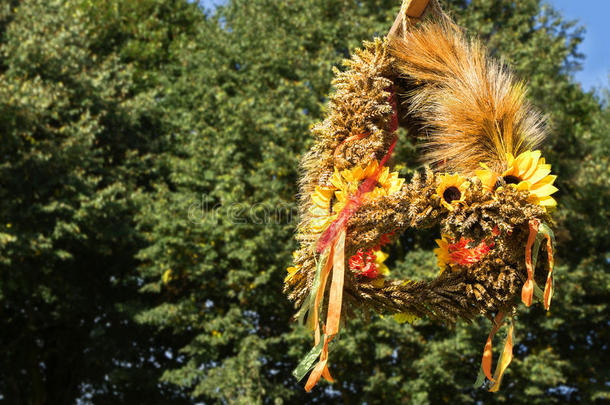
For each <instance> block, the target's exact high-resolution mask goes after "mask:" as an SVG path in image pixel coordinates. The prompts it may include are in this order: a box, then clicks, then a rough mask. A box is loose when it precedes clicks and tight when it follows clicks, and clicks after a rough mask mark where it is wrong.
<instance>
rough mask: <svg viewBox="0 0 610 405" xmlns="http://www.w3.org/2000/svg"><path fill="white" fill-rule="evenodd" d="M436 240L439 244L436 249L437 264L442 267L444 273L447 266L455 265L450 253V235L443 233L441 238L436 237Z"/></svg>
mask: <svg viewBox="0 0 610 405" xmlns="http://www.w3.org/2000/svg"><path fill="white" fill-rule="evenodd" d="M435 242H436V244H437V245H438V247H437V248H436V249H434V254H435V255H436V264H437V265H438V267H439V268H440V269H441V273H442V272H443V271H445V269H446V268H447V266H453V263H452V260H451V256H450V255H449V244H450V243H449V236H447V235H443V236H442V237H441V239H436V240H435Z"/></svg>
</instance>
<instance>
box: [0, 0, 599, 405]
mask: <svg viewBox="0 0 610 405" xmlns="http://www.w3.org/2000/svg"><path fill="white" fill-rule="evenodd" d="M444 4H445V5H446V7H447V8H448V9H449V10H450V11H451V12H452V13H453V14H454V16H455V17H456V18H457V20H458V22H460V23H461V24H463V25H464V26H466V27H467V28H468V29H469V31H470V32H471V33H472V34H474V35H478V36H480V37H481V38H482V40H483V41H484V42H485V43H486V44H487V45H488V46H489V47H490V50H491V51H492V52H493V54H494V55H496V56H497V57H502V58H504V60H505V61H506V62H507V63H509V64H510V65H511V66H512V67H513V68H514V69H515V70H516V72H517V74H518V75H519V76H521V77H522V78H524V79H526V80H527V81H528V82H529V84H530V87H531V92H530V97H531V98H532V100H533V101H534V103H535V104H537V105H538V106H540V107H541V108H542V109H543V110H544V111H545V112H547V113H548V114H549V118H550V122H551V124H552V131H551V136H550V138H549V142H548V143H547V145H546V148H545V151H544V154H545V155H546V156H548V160H549V161H550V162H551V163H552V164H553V169H554V171H555V172H556V173H557V174H559V176H560V177H559V180H558V182H559V187H560V189H561V191H560V195H559V197H558V199H559V203H560V208H559V210H558V212H557V213H556V218H557V220H558V224H557V225H558V232H557V236H558V242H559V246H558V251H559V257H558V266H557V292H556V296H555V299H554V301H553V304H552V307H551V311H550V313H548V314H546V313H545V312H544V311H543V310H542V308H540V307H534V308H532V309H530V310H525V309H524V310H523V311H522V312H521V313H520V315H519V319H518V322H517V330H516V339H517V346H516V348H515V360H514V361H513V364H512V365H511V367H510V368H509V369H508V371H507V374H506V376H505V380H504V383H503V388H502V390H501V392H500V393H498V394H490V393H487V392H486V391H484V390H480V389H474V388H472V384H473V382H474V378H475V376H476V373H477V371H478V368H479V364H480V356H481V354H482V349H483V345H484V341H485V339H486V335H487V332H488V330H489V324H488V322H487V321H484V320H481V321H479V322H476V323H475V324H473V325H465V324H459V325H458V326H457V327H456V328H455V329H454V330H447V329H446V328H444V327H443V326H442V325H434V324H432V323H429V322H427V321H418V322H416V323H415V324H414V325H399V324H397V323H395V322H394V321H392V320H391V319H388V318H381V317H379V316H378V315H374V314H355V317H354V318H353V319H350V321H349V322H348V324H347V326H346V327H345V328H344V333H343V334H342V335H341V337H340V340H339V342H338V344H337V345H336V349H335V350H334V351H333V352H332V353H331V372H332V374H333V376H334V377H336V378H337V380H338V382H337V383H335V384H333V385H325V384H322V383H321V384H319V386H318V387H317V388H315V389H314V391H313V392H312V393H310V394H306V393H305V392H304V390H303V389H302V387H301V386H300V385H299V384H298V383H297V382H296V381H294V380H293V378H292V376H291V371H292V369H293V368H294V367H295V365H296V364H297V362H298V360H299V359H300V358H301V357H302V356H303V355H304V354H305V353H306V351H307V350H308V349H309V348H310V346H311V344H312V341H311V336H310V334H309V333H308V331H306V330H305V328H304V327H302V326H298V325H296V324H294V323H292V322H291V316H292V314H293V308H292V307H291V305H290V303H289V302H288V301H287V300H286V299H285V297H284V296H283V295H282V292H281V290H282V281H283V278H284V276H285V274H286V271H285V268H286V267H287V266H289V265H290V259H291V252H292V250H293V248H294V247H295V244H294V241H293V239H292V235H293V232H294V229H295V226H296V216H295V215H296V212H295V198H296V197H295V193H296V181H297V176H298V170H297V162H298V159H299V156H300V155H301V154H302V153H303V152H304V151H305V150H307V148H308V147H309V145H310V141H311V139H310V135H309V133H308V128H309V126H310V125H311V124H312V123H314V122H316V121H318V120H320V119H321V117H322V115H323V105H324V103H325V100H326V96H327V94H328V92H329V91H330V80H331V78H332V72H331V68H332V67H333V66H340V61H341V59H342V58H344V57H346V56H347V55H348V54H349V52H350V51H351V50H353V49H354V48H355V47H358V46H360V42H361V41H362V40H363V39H371V38H372V37H373V36H375V35H383V34H384V33H385V32H386V31H387V29H388V28H389V26H390V25H391V22H392V20H393V18H394V16H395V15H396V13H397V12H398V8H399V1H394V0H392V1H390V0H387V1H385V0H364V1H353V0H300V1H293V0H290V1H272V0H249V1H246V0H232V1H229V2H228V3H227V4H226V5H224V6H221V7H219V8H218V9H217V11H216V12H215V14H214V15H212V16H206V15H205V14H204V12H203V11H202V10H201V9H199V8H197V6H196V5H194V4H192V3H190V2H187V1H186V0H184V1H183V0H175V1H161V0H142V1H137V2H134V1H128V0H103V1H92V0H69V1H42V0H27V1H23V2H17V1H14V2H12V3H10V2H5V3H4V4H3V5H2V6H0V52H1V57H0V74H1V75H2V80H0V117H1V118H2V119H1V120H0V137H1V139H2V142H1V143H0V156H1V160H0V184H1V186H2V187H1V188H0V196H1V197H2V198H1V199H0V207H1V208H0V216H1V217H0V266H1V267H0V303H1V306H0V308H1V309H0V311H2V312H1V315H2V317H1V319H2V328H0V336H1V339H2V342H3V343H4V347H3V348H4V350H3V352H2V354H1V355H0V393H1V394H2V399H4V400H5V401H8V403H32V404H42V403H52V404H60V403H73V402H74V399H75V398H78V397H80V398H81V399H82V400H85V401H89V402H92V403H96V404H97V403H147V404H148V403H181V402H192V403H197V402H203V403H231V404H233V403H236V404H239V403H241V404H255V403H345V404H352V403H370V404H373V403H389V404H391V403H413V404H426V403H430V404H436V403H477V402H482V403H526V402H529V403H540V404H542V403H544V404H546V403H580V402H583V403H594V402H596V401H597V402H603V401H607V400H608V386H607V384H608V381H610V376H609V375H608V367H607V366H606V364H605V362H604V361H605V359H606V358H608V357H609V354H608V346H607V341H608V340H609V337H608V332H607V319H606V315H605V314H606V313H607V311H608V309H607V302H608V291H609V288H608V287H609V285H610V277H609V276H608V274H609V272H608V260H609V256H608V255H609V252H610V248H609V246H608V244H609V240H610V237H609V235H608V229H607V225H606V223H607V218H608V208H607V206H608V204H609V203H610V198H609V197H610V195H609V191H608V190H609V187H608V186H609V184H608V181H609V180H608V179H609V178H610V173H609V170H610V169H609V166H608V142H609V139H608V131H609V129H610V128H609V125H610V124H609V122H610V121H609V118H610V117H609V111H610V110H609V107H608V100H606V102H605V104H604V103H603V102H601V101H600V100H598V99H596V98H595V97H594V96H593V95H592V94H589V93H584V92H583V91H582V89H581V88H580V87H579V86H578V85H577V84H575V83H574V80H573V77H572V76H571V74H572V72H573V71H574V69H575V68H577V67H578V63H579V60H580V56H579V55H578V53H577V45H578V44H579V43H580V41H581V40H582V35H583V32H582V30H580V29H578V28H577V27H576V26H575V25H574V24H573V23H566V22H565V21H563V19H562V17H561V16H560V15H559V14H557V13H556V12H555V11H553V10H552V9H551V8H549V7H548V6H544V5H543V4H542V2H541V1H540V0H523V1H519V2H513V1H508V0H471V1H465V0H451V1H447V2H445V3H444ZM400 139H401V142H400V145H399V148H398V151H397V153H396V162H397V163H399V164H401V165H402V167H403V168H402V169H401V171H402V174H403V175H404V176H409V175H410V173H412V171H413V170H414V169H415V168H416V167H418V162H417V160H416V151H415V148H414V144H413V142H412V141H410V140H408V138H407V135H406V134H405V133H403V132H401V133H400ZM433 235H434V233H414V232H407V233H406V234H405V235H403V236H402V237H401V238H400V240H399V242H398V243H396V244H395V245H394V246H392V247H391V248H390V251H391V258H392V259H391V261H390V263H389V266H390V268H391V269H392V272H393V274H394V275H395V276H396V277H409V278H432V277H434V276H435V273H436V270H435V259H434V256H433V254H432V251H431V250H432V248H433ZM501 334H502V333H500V335H501ZM189 396H190V398H189Z"/></svg>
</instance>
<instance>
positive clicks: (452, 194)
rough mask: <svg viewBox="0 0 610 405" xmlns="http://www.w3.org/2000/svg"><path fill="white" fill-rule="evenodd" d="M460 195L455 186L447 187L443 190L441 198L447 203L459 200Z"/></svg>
mask: <svg viewBox="0 0 610 405" xmlns="http://www.w3.org/2000/svg"><path fill="white" fill-rule="evenodd" d="M461 197H462V193H461V192H460V190H459V189H458V188H457V187H447V189H445V191H444V192H443V199H444V200H445V201H447V202H448V203H451V201H455V200H459V199H460V198H461Z"/></svg>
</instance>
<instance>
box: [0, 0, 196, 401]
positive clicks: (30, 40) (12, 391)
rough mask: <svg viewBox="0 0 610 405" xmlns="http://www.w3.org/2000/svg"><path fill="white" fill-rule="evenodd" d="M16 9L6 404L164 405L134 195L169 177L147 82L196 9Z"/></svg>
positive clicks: (5, 230)
mask: <svg viewBox="0 0 610 405" xmlns="http://www.w3.org/2000/svg"><path fill="white" fill-rule="evenodd" d="M12 3H13V4H9V3H8V2H5V3H3V5H2V7H1V9H0V10H1V11H0V12H1V15H0V23H1V24H2V25H1V29H0V32H1V33H2V37H1V45H0V54H1V56H0V57H1V60H2V63H1V73H0V74H1V78H0V138H1V142H0V156H1V162H0V179H1V180H0V184H1V187H0V216H1V220H0V266H1V267H0V304H1V305H0V311H1V312H0V314H1V315H0V317H1V319H2V327H0V336H1V341H2V342H3V345H2V346H3V350H2V353H1V354H0V392H1V393H2V398H3V399H4V400H6V401H7V402H8V403H15V404H20V403H29V404H42V403H46V404H71V403H74V400H75V398H76V397H80V396H85V397H87V398H90V399H91V400H95V402H96V403H103V402H105V401H110V403H115V400H118V399H121V400H124V401H128V402H129V401H130V398H141V399H143V398H146V395H149V397H148V398H149V401H148V402H150V403H154V402H155V401H158V400H159V399H160V398H161V397H163V392H164V391H168V389H167V388H165V387H161V386H160V385H159V384H158V383H157V382H156V381H155V380H156V379H157V377H158V375H159V374H160V370H161V369H162V367H163V364H165V363H166V362H167V361H166V356H165V355H164V350H165V349H164V348H165V347H166V346H167V345H169V344H170V343H169V341H168V339H167V338H168V337H167V336H163V335H158V336H155V337H153V335H152V333H151V330H150V328H146V327H142V326H141V325H136V324H135V323H134V322H133V320H132V315H133V313H134V312H135V311H138V310H139V308H141V307H144V306H147V305H149V304H147V303H145V302H144V300H143V299H142V298H143V296H138V295H137V293H136V291H137V288H138V285H139V284H141V280H140V279H139V278H138V276H137V273H136V272H135V268H136V263H137V261H136V259H135V258H134V255H135V253H136V252H137V251H138V250H139V249H140V248H142V246H144V240H143V239H142V237H141V235H140V234H139V233H138V232H137V231H136V229H135V222H134V216H135V213H136V212H138V211H139V208H138V203H137V201H136V199H135V198H134V196H137V195H138V193H142V192H145V190H146V188H147V187H149V184H150V182H151V180H152V179H155V178H157V177H159V175H160V174H159V173H157V172H156V170H157V168H156V167H155V165H153V164H152V163H153V162H154V159H155V156H156V155H157V154H158V153H159V151H160V150H162V142H161V140H160V139H159V138H160V137H159V135H158V134H160V133H161V131H162V127H163V126H162V120H161V119H160V114H159V110H158V107H157V103H156V100H155V99H156V98H157V97H159V95H158V94H159V92H160V90H159V87H158V86H157V85H156V84H155V81H154V80H152V79H148V78H147V77H149V76H154V75H155V74H157V72H158V70H159V64H163V63H167V62H168V61H169V59H170V48H171V46H170V45H171V43H172V40H171V36H177V35H182V34H183V33H184V32H186V31H188V29H189V24H190V26H192V25H193V24H191V21H192V22H194V19H193V17H195V16H196V14H194V13H193V12H190V13H189V14H186V13H185V12H186V11H187V10H191V9H196V8H194V7H192V6H188V5H187V4H184V3H179V4H178V3H177V4H175V5H169V4H167V5H164V2H160V1H142V2H138V4H137V5H136V4H132V3H130V2H118V1H110V0H109V1H46V0H32V1H24V2H12ZM142 16H147V18H146V19H142ZM185 16H190V18H191V20H189V19H186V18H184V17H185ZM176 23H177V24H176ZM151 37H152V38H154V39H155V41H154V42H153V43H152V44H151V43H149V42H148V39H149V38H151ZM165 38H168V39H167V40H165ZM160 387H161V388H160ZM169 391H176V390H174V389H173V388H172V389H171V390H169ZM168 395H169V394H168ZM172 395H173V394H172ZM172 395H169V397H172Z"/></svg>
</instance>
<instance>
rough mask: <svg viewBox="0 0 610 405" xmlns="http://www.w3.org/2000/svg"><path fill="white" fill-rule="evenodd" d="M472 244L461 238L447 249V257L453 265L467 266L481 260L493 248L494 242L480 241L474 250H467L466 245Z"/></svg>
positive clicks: (468, 240)
mask: <svg viewBox="0 0 610 405" xmlns="http://www.w3.org/2000/svg"><path fill="white" fill-rule="evenodd" d="M470 242H472V240H471V239H464V238H463V237H462V238H461V239H460V240H459V241H458V242H456V243H452V244H450V245H449V247H448V249H447V250H448V251H449V257H450V258H451V260H452V261H453V262H454V263H457V264H459V265H461V266H469V265H471V264H474V263H476V262H478V261H479V260H481V259H482V258H483V257H484V256H485V255H486V254H487V253H488V252H489V250H490V249H491V248H492V247H493V245H494V242H493V241H492V242H490V243H489V245H488V244H487V242H485V241H482V242H481V243H479V244H478V245H477V246H476V247H474V248H469V247H468V244H469V243H470Z"/></svg>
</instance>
